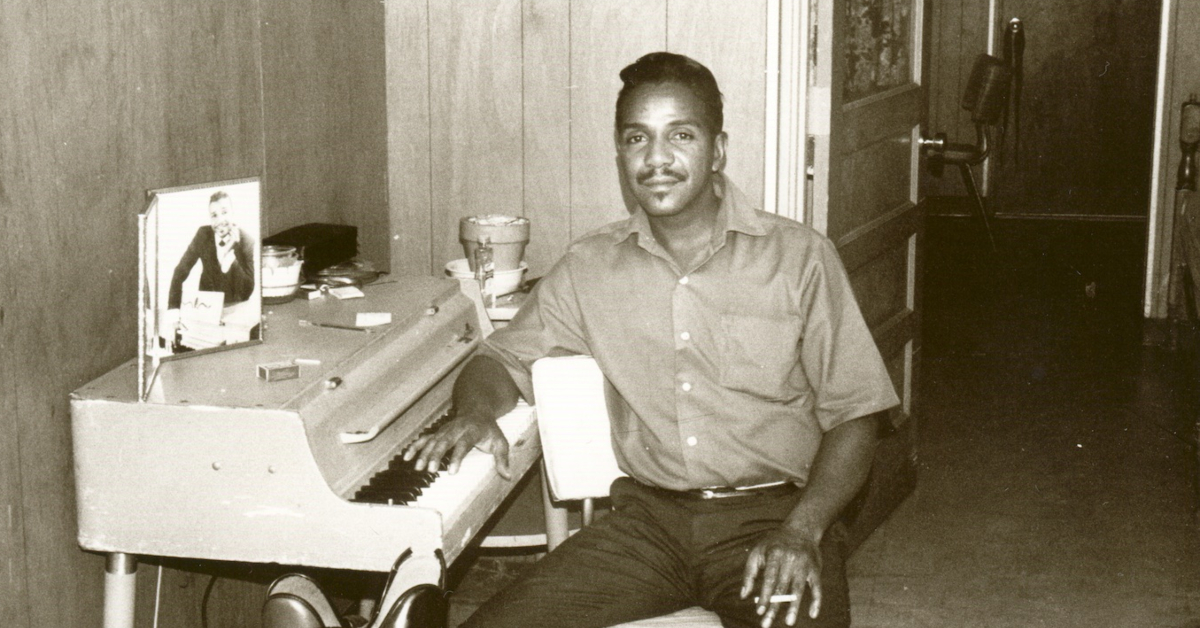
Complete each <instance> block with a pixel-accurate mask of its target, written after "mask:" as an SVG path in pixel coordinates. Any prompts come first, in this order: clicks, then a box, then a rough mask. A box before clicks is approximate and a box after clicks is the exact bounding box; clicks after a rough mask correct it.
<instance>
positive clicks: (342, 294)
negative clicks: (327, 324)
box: [329, 286, 366, 299]
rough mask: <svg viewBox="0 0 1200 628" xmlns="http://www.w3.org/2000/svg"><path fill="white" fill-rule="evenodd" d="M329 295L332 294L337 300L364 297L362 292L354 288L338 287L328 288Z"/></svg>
mask: <svg viewBox="0 0 1200 628" xmlns="http://www.w3.org/2000/svg"><path fill="white" fill-rule="evenodd" d="M329 294H332V295H333V296H335V297H337V298H339V299H361V298H362V297H364V296H366V295H364V294H363V291H362V290H359V289H358V288H355V287H354V286H338V287H337V288H330V289H329Z"/></svg>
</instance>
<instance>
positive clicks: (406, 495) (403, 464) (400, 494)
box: [351, 413, 453, 505]
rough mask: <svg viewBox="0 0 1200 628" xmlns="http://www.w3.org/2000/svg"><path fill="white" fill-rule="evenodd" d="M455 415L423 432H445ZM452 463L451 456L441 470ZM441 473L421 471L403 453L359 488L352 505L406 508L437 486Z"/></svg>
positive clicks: (443, 459)
mask: <svg viewBox="0 0 1200 628" xmlns="http://www.w3.org/2000/svg"><path fill="white" fill-rule="evenodd" d="M452 416H453V415H452V413H446V414H444V415H442V416H441V417H439V418H438V419H437V420H435V421H434V422H432V423H430V424H429V425H427V426H426V427H425V429H424V430H422V431H421V435H422V436H424V435H428V434H432V433H434V432H436V431H437V430H439V429H441V427H442V426H443V425H444V424H445V423H446V422H447V421H449V420H450V419H451V418H452ZM449 462H450V453H449V452H447V453H446V455H445V456H443V457H442V460H441V465H440V467H439V468H440V469H444V468H446V465H447V464H449ZM438 474H439V472H438V471H430V470H424V471H417V470H416V469H415V468H414V461H412V460H405V459H404V454H403V452H401V453H400V454H397V455H396V456H394V457H393V458H392V459H391V460H390V461H389V462H388V465H387V467H386V468H385V469H383V470H381V471H379V472H378V473H376V474H375V475H374V476H372V477H371V479H370V480H368V481H367V483H366V484H364V485H363V486H361V487H359V489H358V490H357V491H355V493H354V497H353V498H352V499H351V501H356V502H366V503H372V504H387V503H389V502H390V503H392V504H398V505H400V504H406V503H409V502H411V501H413V500H415V499H416V498H417V497H418V496H420V495H421V492H422V490H423V489H425V488H427V487H428V486H429V485H431V484H433V482H434V481H436V480H437V478H438Z"/></svg>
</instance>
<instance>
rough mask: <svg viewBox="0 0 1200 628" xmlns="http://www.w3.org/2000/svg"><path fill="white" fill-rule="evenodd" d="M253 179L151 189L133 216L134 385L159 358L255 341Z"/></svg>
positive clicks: (149, 380) (257, 253)
mask: <svg viewBox="0 0 1200 628" xmlns="http://www.w3.org/2000/svg"><path fill="white" fill-rule="evenodd" d="M260 190H261V186H260V182H259V179H258V178H257V177H255V178H249V179H238V180H233V181H221V182H217V183H205V184H201V185H194V186H187V187H180V188H169V189H161V190H151V191H150V192H148V193H147V196H148V199H149V200H148V203H147V205H146V209H145V210H144V211H143V212H142V214H141V215H140V216H139V220H138V234H139V238H138V239H139V250H140V259H139V263H138V274H139V282H138V293H139V294H138V297H139V301H140V304H141V305H140V308H139V309H140V313H139V318H138V330H139V340H138V345H139V362H140V364H139V384H138V385H139V390H140V395H141V397H142V398H143V399H144V398H145V396H146V394H147V393H148V392H149V390H150V388H151V386H152V385H153V380H154V373H155V371H156V370H157V368H158V365H159V364H160V363H161V362H163V361H164V360H170V359H175V358H180V357H186V356H192V355H198V354H202V353H207V352H210V351H218V350H223V349H231V348H235V347H239V346H243V345H246V344H252V343H257V342H262V340H263V333H262V329H263V326H262V291H261V283H262V282H261V271H260V268H261V264H260V259H261V255H262V250H261V249H262V247H261V239H260V231H259V230H260V226H259V225H260V224H261V222H260V218H261V196H260Z"/></svg>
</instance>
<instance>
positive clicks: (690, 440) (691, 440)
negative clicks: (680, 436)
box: [687, 436, 700, 447]
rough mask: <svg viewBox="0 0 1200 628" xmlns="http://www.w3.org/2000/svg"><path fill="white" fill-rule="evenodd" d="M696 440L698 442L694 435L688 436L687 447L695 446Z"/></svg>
mask: <svg viewBox="0 0 1200 628" xmlns="http://www.w3.org/2000/svg"><path fill="white" fill-rule="evenodd" d="M698 442H700V441H698V440H696V437H695V436H688V439H687V444H688V446H689V447H695V446H696V443H698Z"/></svg>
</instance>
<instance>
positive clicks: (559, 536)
mask: <svg viewBox="0 0 1200 628" xmlns="http://www.w3.org/2000/svg"><path fill="white" fill-rule="evenodd" d="M548 477H549V476H548V474H547V473H546V460H545V458H543V459H542V508H544V509H545V516H546V551H547V552H552V551H554V548H556V547H558V546H559V545H562V543H563V541H566V540H567V536H569V535H570V525H569V523H568V521H567V507H566V506H560V505H558V504H555V503H554V498H553V496H552V495H551V494H550V481H549V479H548Z"/></svg>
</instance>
